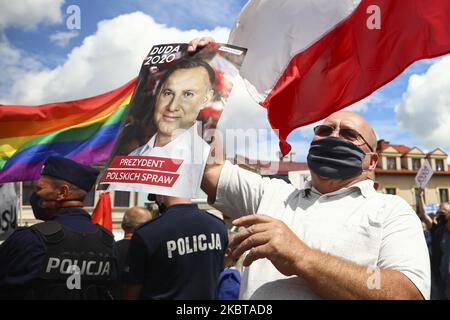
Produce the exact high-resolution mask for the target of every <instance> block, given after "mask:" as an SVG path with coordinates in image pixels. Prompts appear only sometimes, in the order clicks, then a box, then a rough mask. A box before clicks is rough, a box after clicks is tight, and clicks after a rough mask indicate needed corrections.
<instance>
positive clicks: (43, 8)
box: [0, 0, 64, 30]
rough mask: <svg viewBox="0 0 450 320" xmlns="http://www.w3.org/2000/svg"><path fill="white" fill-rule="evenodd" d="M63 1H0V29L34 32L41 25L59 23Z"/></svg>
mask: <svg viewBox="0 0 450 320" xmlns="http://www.w3.org/2000/svg"><path fill="white" fill-rule="evenodd" d="M63 3H64V0H16V1H11V0H0V29H5V28H7V27H10V26H14V27H19V28H23V29H26V30H35V29H36V27H37V26H38V25H39V24H41V23H44V24H46V23H47V24H52V23H60V22H61V21H62V15H61V6H62V4H63Z"/></svg>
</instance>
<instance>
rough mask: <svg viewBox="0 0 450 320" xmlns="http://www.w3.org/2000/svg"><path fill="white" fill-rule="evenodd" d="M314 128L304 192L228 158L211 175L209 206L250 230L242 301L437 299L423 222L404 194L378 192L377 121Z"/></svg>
mask: <svg viewBox="0 0 450 320" xmlns="http://www.w3.org/2000/svg"><path fill="white" fill-rule="evenodd" d="M314 132H315V136H314V139H313V141H312V143H311V146H310V150H309V153H308V157H307V160H308V166H309V168H310V171H311V181H310V182H309V183H307V185H306V186H305V187H304V189H302V190H297V189H296V188H294V187H293V186H292V185H290V184H288V183H286V182H284V181H281V180H279V179H269V178H262V177H260V176H259V175H257V174H255V173H252V172H249V171H246V170H244V169H241V168H239V167H238V166H233V165H231V163H229V162H228V161H226V162H225V163H224V164H215V165H209V166H207V168H206V170H205V175H204V177H203V182H202V187H203V190H204V191H205V192H206V193H207V194H208V199H209V202H210V203H212V204H213V206H215V207H216V208H217V209H219V210H221V211H222V212H224V214H226V215H229V216H230V217H232V218H235V219H236V220H234V221H233V224H234V225H236V226H239V227H243V228H240V231H239V232H238V233H237V234H236V236H235V237H234V238H233V240H231V241H230V247H231V248H232V251H233V255H234V256H236V257H238V256H239V255H241V254H243V253H245V252H247V251H248V252H247V255H246V258H245V259H244V261H243V265H244V267H245V268H244V272H243V276H242V280H241V293H240V298H241V299H321V298H325V299H424V298H425V299H429V295H430V265H429V258H428V250H427V246H426V243H425V239H424V236H423V233H422V227H421V224H420V220H419V219H418V217H417V215H416V214H415V212H414V211H413V210H412V209H411V206H409V205H408V203H406V201H404V200H403V199H402V198H400V197H398V196H392V195H386V194H381V193H377V192H376V190H375V189H374V183H373V181H372V180H371V179H370V177H371V173H372V172H373V171H374V170H375V167H376V164H377V161H378V155H377V153H376V152H374V150H375V148H376V137H375V134H374V132H373V130H372V129H371V128H370V126H369V124H368V123H367V121H365V120H364V119H363V118H362V117H360V116H359V115H357V114H356V113H353V112H344V111H342V112H337V113H334V114H332V115H331V116H329V117H328V118H327V119H325V121H324V124H323V125H320V126H318V127H316V128H315V129H314ZM208 163H211V162H210V161H208ZM235 213H241V215H236V214H235Z"/></svg>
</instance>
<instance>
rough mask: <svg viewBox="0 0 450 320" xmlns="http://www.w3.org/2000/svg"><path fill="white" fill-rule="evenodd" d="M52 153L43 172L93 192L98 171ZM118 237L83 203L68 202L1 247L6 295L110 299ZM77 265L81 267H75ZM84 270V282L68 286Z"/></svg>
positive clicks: (1, 285) (1, 289)
mask: <svg viewBox="0 0 450 320" xmlns="http://www.w3.org/2000/svg"><path fill="white" fill-rule="evenodd" d="M93 170H95V169H93V168H90V167H87V166H84V165H80V164H78V163H76V162H73V161H72V160H69V159H64V158H59V157H50V158H49V159H47V161H46V162H45V165H44V168H43V170H42V172H41V175H48V176H52V177H55V178H58V179H61V180H65V181H68V182H70V183H72V184H74V185H77V186H79V187H80V188H82V189H84V190H86V191H89V190H90V189H91V188H92V186H93V184H94V183H95V180H96V177H97V175H98V171H97V170H95V171H93ZM113 244H114V237H113V235H112V234H111V232H109V231H108V230H106V229H104V228H102V227H101V226H98V225H94V224H93V223H92V222H91V217H90V215H89V213H87V212H86V211H84V210H83V209H82V208H77V207H68V208H64V209H63V210H62V212H61V213H59V214H58V215H56V216H54V217H53V218H52V220H50V221H46V222H43V223H39V224H36V225H33V226H32V227H29V228H24V227H20V228H18V229H16V231H15V232H14V233H13V234H12V235H11V236H10V237H9V238H8V239H7V240H6V241H5V242H4V243H3V244H2V245H1V246H0V297H1V298H3V299H5V298H8V299H108V298H110V293H109V286H110V284H111V278H113V277H114V276H115V268H116V266H115V260H114V256H113ZM74 266H76V267H78V269H77V268H74ZM75 274H78V275H79V276H80V277H79V279H80V283H79V285H77V283H76V281H74V282H73V283H72V285H73V286H72V287H70V288H69V286H68V278H69V277H70V276H72V275H75Z"/></svg>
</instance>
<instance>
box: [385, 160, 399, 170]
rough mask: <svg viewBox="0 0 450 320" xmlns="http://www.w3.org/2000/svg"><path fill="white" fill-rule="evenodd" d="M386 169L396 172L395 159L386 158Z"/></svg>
mask: <svg viewBox="0 0 450 320" xmlns="http://www.w3.org/2000/svg"><path fill="white" fill-rule="evenodd" d="M386 159H387V169H388V170H397V159H396V158H395V157H387V158H386Z"/></svg>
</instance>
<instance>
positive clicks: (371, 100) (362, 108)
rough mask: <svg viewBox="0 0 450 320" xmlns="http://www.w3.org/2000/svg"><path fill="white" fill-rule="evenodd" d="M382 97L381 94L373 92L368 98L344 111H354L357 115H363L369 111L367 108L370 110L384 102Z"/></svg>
mask: <svg viewBox="0 0 450 320" xmlns="http://www.w3.org/2000/svg"><path fill="white" fill-rule="evenodd" d="M384 100H385V99H384V97H383V95H382V94H381V93H379V92H377V91H375V92H373V93H372V94H371V95H370V96H368V97H366V98H364V99H362V100H360V101H358V102H355V103H354V104H352V105H350V106H348V107H347V108H344V110H347V111H354V112H359V113H365V112H367V111H369V106H370V108H372V107H373V106H374V105H377V104H378V105H379V104H381V103H382V102H384Z"/></svg>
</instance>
